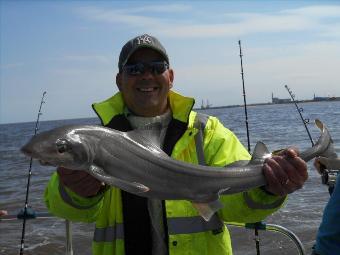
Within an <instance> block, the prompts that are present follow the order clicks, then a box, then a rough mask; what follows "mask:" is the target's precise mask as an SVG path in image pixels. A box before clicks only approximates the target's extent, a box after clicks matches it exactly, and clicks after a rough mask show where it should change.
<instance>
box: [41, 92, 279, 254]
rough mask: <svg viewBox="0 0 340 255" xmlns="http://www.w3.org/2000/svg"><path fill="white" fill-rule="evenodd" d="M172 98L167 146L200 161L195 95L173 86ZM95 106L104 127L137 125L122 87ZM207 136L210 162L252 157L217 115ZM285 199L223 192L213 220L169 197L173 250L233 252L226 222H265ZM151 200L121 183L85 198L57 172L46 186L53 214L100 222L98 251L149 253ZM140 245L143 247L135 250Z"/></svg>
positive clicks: (95, 248)
mask: <svg viewBox="0 0 340 255" xmlns="http://www.w3.org/2000/svg"><path fill="white" fill-rule="evenodd" d="M168 100H169V103H170V107H171V111H172V120H171V122H170V124H169V126H168V129H167V133H166V136H165V141H164V145H163V148H162V149H163V150H164V151H165V152H166V153H167V154H168V155H169V156H171V157H172V158H174V159H177V160H181V161H185V162H190V163H192V164H198V157H197V152H196V144H195V135H196V134H197V133H198V132H199V131H198V129H197V128H196V127H195V125H194V123H195V118H196V115H197V113H196V112H195V111H193V110H192V108H193V105H194V100H193V99H192V98H188V97H184V96H182V95H179V94H178V93H176V92H174V91H170V93H169V97H168ZM92 107H93V109H94V110H95V112H96V113H97V114H98V116H99V118H100V120H101V122H102V124H103V125H104V126H107V127H110V128H115V129H118V130H121V131H128V130H131V126H130V125H129V122H128V120H127V119H126V117H125V114H124V112H125V111H124V109H125V105H124V101H123V98H122V95H121V93H120V92H118V93H117V94H115V95H114V96H112V97H111V98H109V99H107V100H106V101H103V102H101V103H96V104H93V105H92ZM203 137H204V139H203V151H204V159H205V162H206V164H207V165H210V166H216V167H224V166H226V165H228V164H231V163H233V162H236V161H241V160H249V159H250V155H249V153H248V152H247V150H246V149H245V148H244V146H243V145H242V144H241V143H240V142H239V140H238V139H237V137H236V136H235V135H234V134H233V133H232V132H231V131H230V130H229V129H227V128H225V127H224V126H223V125H222V124H221V123H220V121H219V120H218V119H217V118H215V117H212V116H209V118H208V120H207V122H206V124H205V128H204V135H203ZM131 164H133V159H131ZM183 171H185V169H183ZM284 200H285V199H284V198H283V197H279V196H274V195H271V194H269V193H267V192H265V191H264V190H263V189H261V188H255V189H252V190H249V191H247V192H242V193H237V194H232V195H222V196H221V197H220V201H221V202H222V203H223V205H224V207H223V208H222V209H221V210H219V211H218V213H217V214H216V215H215V216H214V217H213V218H212V220H211V221H209V222H206V221H205V220H204V219H203V218H202V217H201V216H200V215H199V214H198V212H197V210H196V209H195V208H194V207H193V206H192V203H191V202H190V201H185V200H166V201H164V202H163V207H164V208H163V213H164V215H165V218H164V228H165V230H166V233H167V245H168V249H169V254H170V255H190V254H192V255H212V254H213V255H231V254H232V247H231V240H230V236H229V232H228V229H227V228H226V226H225V224H223V221H226V222H244V223H254V222H258V221H261V220H263V219H264V218H266V217H267V216H268V215H270V214H272V213H273V212H274V211H276V210H278V209H279V208H280V207H281V206H282V204H283V202H284ZM146 201H147V199H146V198H142V197H138V196H136V195H133V194H129V193H127V192H125V191H122V190H120V189H118V188H115V187H109V188H107V189H106V190H105V191H103V192H101V193H100V194H98V195H96V196H94V197H89V198H84V197H81V196H79V195H77V194H76V193H74V192H72V191H71V190H70V189H68V188H67V187H65V186H63V185H62V184H61V182H60V181H59V178H58V175H57V173H54V174H53V176H52V177H51V180H50V182H49V184H48V186H47V188H46V191H45V202H46V205H47V207H48V210H49V211H50V212H51V213H52V214H54V215H56V216H58V217H62V218H65V219H69V220H71V221H80V222H95V224H96V228H95V232H94V237H93V243H92V252H93V254H94V255H123V254H127V255H131V254H147V253H146V251H145V250H144V251H143V249H148V247H150V245H149V243H150V226H149V225H150V222H149V221H148V220H149V219H148V213H147V207H146V206H145V205H146ZM221 222H222V224H221ZM138 250H139V251H140V252H139V253H135V252H137V251H138ZM143 252H144V253H143ZM149 254H151V251H150V253H149Z"/></svg>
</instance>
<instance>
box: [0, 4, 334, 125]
mask: <svg viewBox="0 0 340 255" xmlns="http://www.w3.org/2000/svg"><path fill="white" fill-rule="evenodd" d="M144 33H148V34H151V35H154V36H156V37H157V38H158V39H159V40H160V41H161V42H162V44H163V45H164V47H165V48H166V50H167V52H168V55H169V57H170V65H171V67H172V68H173V69H174V72H175V81H174V90H175V91H177V92H179V93H181V94H183V95H186V96H190V97H194V98H195V100H196V105H195V106H196V107H200V106H201V102H202V100H204V103H206V102H207V101H209V103H210V104H212V106H222V105H238V104H242V103H243V97H242V79H241V74H240V73H241V67H240V56H239V54H240V53H239V45H238V40H241V45H242V53H243V68H244V79H245V88H246V96H247V103H264V102H269V101H271V96H272V93H274V96H275V97H279V98H289V94H288V92H287V90H286V89H285V88H284V85H288V86H289V87H290V88H291V90H292V91H293V92H294V94H295V95H296V98H297V99H311V98H312V97H313V95H314V94H316V95H317V96H338V97H339V96H340V1H283V0H282V1H90V0H87V1H42V0H41V1H37V0H36V1H9V0H0V124H4V123H15V122H28V121H35V120H36V118H37V112H38V109H39V105H40V100H41V96H42V94H43V92H44V91H46V99H45V101H46V103H45V104H44V105H43V109H42V112H43V115H42V117H41V120H55V119H70V118H89V117H95V114H94V113H93V111H92V108H91V104H92V103H94V102H100V101H102V100H105V99H107V98H109V97H111V96H112V95H113V94H114V93H116V92H118V89H117V87H116V84H115V75H116V73H117V71H118V68H117V63H118V57H119V53H120V50H121V48H122V46H123V45H124V44H125V43H126V42H127V41H128V40H130V39H131V38H133V37H135V36H137V35H141V34H144Z"/></svg>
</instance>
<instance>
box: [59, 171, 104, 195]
mask: <svg viewBox="0 0 340 255" xmlns="http://www.w3.org/2000/svg"><path fill="white" fill-rule="evenodd" d="M57 172H58V175H59V178H60V181H61V182H62V184H63V185H64V186H66V187H68V188H69V189H70V190H72V191H73V192H75V193H77V194H78V195H80V196H82V197H91V196H95V195H97V194H98V192H99V191H100V190H101V189H103V188H104V186H105V184H104V183H102V182H100V181H98V180H97V179H96V178H94V177H93V176H91V175H89V174H88V173H86V172H85V171H77V170H70V169H66V168H63V167H59V168H58V169H57Z"/></svg>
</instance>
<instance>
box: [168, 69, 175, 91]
mask: <svg viewBox="0 0 340 255" xmlns="http://www.w3.org/2000/svg"><path fill="white" fill-rule="evenodd" d="M174 78H175V74H174V70H172V69H169V81H170V84H169V89H171V88H172V87H173V83H174Z"/></svg>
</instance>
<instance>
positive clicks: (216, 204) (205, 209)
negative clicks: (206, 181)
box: [192, 200, 223, 221]
mask: <svg viewBox="0 0 340 255" xmlns="http://www.w3.org/2000/svg"><path fill="white" fill-rule="evenodd" d="M192 205H193V206H194V207H195V208H196V209H197V211H198V213H199V214H200V215H201V216H202V217H203V219H204V220H205V221H209V220H210V219H211V217H212V216H213V215H214V213H215V212H217V211H218V210H219V209H221V208H222V207H223V204H222V203H221V202H220V201H219V200H215V201H212V202H209V203H198V202H192Z"/></svg>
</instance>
